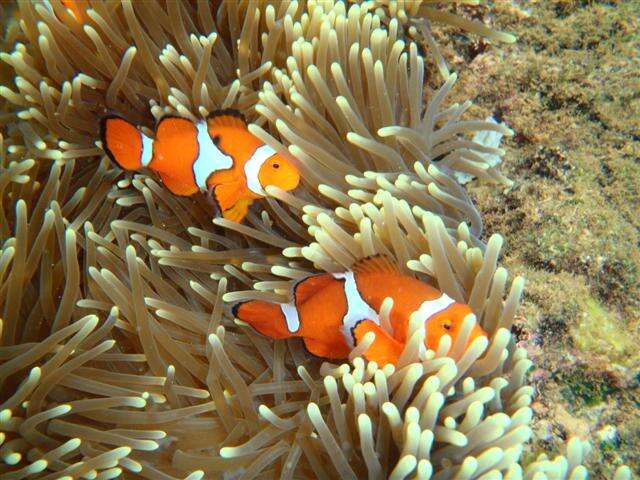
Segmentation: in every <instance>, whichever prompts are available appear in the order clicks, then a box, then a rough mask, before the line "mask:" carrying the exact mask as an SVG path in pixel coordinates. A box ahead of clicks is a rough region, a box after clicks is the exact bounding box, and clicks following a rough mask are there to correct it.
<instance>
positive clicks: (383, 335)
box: [352, 320, 404, 367]
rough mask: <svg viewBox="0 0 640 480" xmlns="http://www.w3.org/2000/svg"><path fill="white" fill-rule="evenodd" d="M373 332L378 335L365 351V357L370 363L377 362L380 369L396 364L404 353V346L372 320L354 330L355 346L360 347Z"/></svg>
mask: <svg viewBox="0 0 640 480" xmlns="http://www.w3.org/2000/svg"><path fill="white" fill-rule="evenodd" d="M369 332H373V333H375V335H376V338H375V340H374V341H373V343H372V344H371V345H370V346H369V348H367V350H365V352H364V354H363V356H364V358H366V359H367V360H369V361H374V362H376V363H377V364H378V365H379V366H380V367H382V366H384V365H386V364H387V363H392V364H394V365H395V364H396V363H398V359H399V358H400V354H401V353H402V349H403V348H404V346H403V345H402V344H401V343H400V342H398V341H397V340H396V339H395V338H393V337H392V336H391V335H389V334H388V333H387V332H386V331H384V330H383V329H382V327H380V325H378V324H377V323H375V322H372V321H371V320H363V321H361V322H359V323H358V324H357V325H356V326H355V327H354V328H353V331H352V333H353V337H354V341H355V344H356V345H358V344H359V343H360V342H362V340H363V339H364V336H365V335H366V334H367V333H369Z"/></svg>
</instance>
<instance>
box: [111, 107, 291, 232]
mask: <svg viewBox="0 0 640 480" xmlns="http://www.w3.org/2000/svg"><path fill="white" fill-rule="evenodd" d="M100 127H101V128H100V135H101V139H102V148H103V150H104V151H105V152H106V153H107V155H108V156H109V157H110V158H111V159H112V160H113V161H114V162H116V163H117V164H118V165H119V166H120V167H122V168H123V169H125V170H139V169H141V168H145V167H146V168H148V169H150V170H152V171H154V172H156V173H157V174H158V175H159V176H160V178H161V179H162V182H163V183H164V185H165V186H166V187H167V188H168V189H169V190H170V191H171V192H172V193H174V194H176V195H192V194H194V193H196V192H198V191H200V192H209V193H210V194H211V195H212V197H213V199H214V200H215V201H216V203H217V205H218V207H219V209H220V212H221V213H222V216H223V217H224V218H226V219H229V220H233V221H236V222H240V221H242V219H243V218H244V217H245V215H246V214H247V211H248V208H249V205H251V203H252V202H253V201H254V200H256V199H258V198H262V197H264V196H265V195H266V192H265V190H264V188H265V187H266V186H267V185H274V186H277V187H279V188H281V189H282V190H286V191H288V190H293V189H294V188H296V187H297V186H298V183H299V181H300V173H299V171H298V169H297V168H296V166H295V165H293V163H291V162H290V161H289V160H288V159H287V158H286V157H285V156H283V155H282V154H280V153H277V152H276V151H275V150H274V149H273V148H271V147H270V146H269V145H266V144H264V143H263V142H261V141H260V140H259V139H258V138H257V137H256V136H255V135H253V134H252V133H250V132H249V130H248V129H247V122H246V121H245V119H244V116H243V115H242V114H241V113H240V112H238V111H236V110H230V109H227V110H219V111H217V112H213V113H211V114H210V115H209V116H208V117H207V118H206V120H200V121H198V122H196V123H194V122H192V121H191V120H187V119H185V118H180V117H172V116H167V117H164V118H162V119H161V120H160V121H159V122H158V125H157V126H156V132H155V138H150V137H148V136H147V135H145V134H143V133H142V132H141V131H140V130H139V129H138V128H137V127H136V126H135V125H134V124H132V123H130V122H128V121H127V120H125V119H123V118H121V117H118V116H107V117H105V118H103V119H102V122H101V125H100Z"/></svg>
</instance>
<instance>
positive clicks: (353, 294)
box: [333, 272, 380, 348]
mask: <svg viewBox="0 0 640 480" xmlns="http://www.w3.org/2000/svg"><path fill="white" fill-rule="evenodd" d="M333 277H334V278H337V279H339V280H344V295H345V298H346V299H347V313H346V314H345V315H344V317H342V333H343V335H344V338H345V340H346V341H347V343H348V344H349V346H350V347H351V348H353V347H354V346H355V345H354V341H353V335H352V333H351V329H352V328H353V327H355V326H356V324H357V323H358V322H360V321H362V320H371V321H373V322H375V323H376V324H378V325H380V319H379V318H378V312H376V311H375V310H374V309H373V308H371V306H370V305H369V304H368V303H367V302H365V301H364V300H363V299H362V296H361V295H360V292H359V291H358V285H356V279H355V276H354V275H353V272H345V273H334V274H333Z"/></svg>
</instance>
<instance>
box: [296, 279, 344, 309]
mask: <svg viewBox="0 0 640 480" xmlns="http://www.w3.org/2000/svg"><path fill="white" fill-rule="evenodd" d="M333 280H334V278H333V277H332V276H331V275H330V274H328V273H323V274H320V275H313V276H312V277H307V278H305V279H304V280H300V281H299V282H298V283H296V285H295V286H294V287H293V299H294V301H295V304H296V305H302V304H303V303H305V302H306V301H307V300H309V298H311V297H312V296H313V295H315V294H316V293H318V292H319V291H320V290H322V289H323V288H325V287H326V286H327V285H329V284H330V283H331V282H332V281H333Z"/></svg>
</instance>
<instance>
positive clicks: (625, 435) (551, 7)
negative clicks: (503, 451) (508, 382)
mask: <svg viewBox="0 0 640 480" xmlns="http://www.w3.org/2000/svg"><path fill="white" fill-rule="evenodd" d="M466 9H467V13H468V14H470V15H471V16H472V17H477V18H485V19H489V20H488V21H490V22H491V24H492V26H493V27H496V28H498V29H501V30H504V31H508V32H511V33H514V34H515V35H517V36H518V41H517V42H516V43H515V44H513V45H509V46H506V47H505V46H504V45H501V46H493V45H489V44H487V43H486V42H485V41H483V40H473V39H471V40H470V39H469V38H468V37H463V36H461V35H456V34H455V33H453V32H451V31H444V30H440V31H439V39H438V40H439V41H440V42H443V43H444V44H445V45H447V46H446V48H445V52H444V54H445V57H446V59H447V61H448V62H449V64H450V65H451V67H452V69H453V70H455V71H459V73H460V82H459V83H458V85H457V86H456V92H457V94H458V95H459V98H458V100H460V101H464V100H465V99H466V98H469V95H472V96H473V97H472V100H473V101H474V103H475V107H474V108H475V109H476V110H475V111H473V110H472V113H473V114H475V115H476V116H478V114H484V115H493V116H495V117H496V118H498V119H500V120H502V121H504V122H506V123H507V125H508V126H509V127H510V128H512V129H513V130H514V131H515V132H516V134H515V136H514V137H513V138H512V139H507V140H506V143H504V144H503V147H504V148H505V149H506V151H507V155H506V157H505V161H504V166H503V171H504V172H505V174H507V175H508V176H509V177H510V178H511V179H513V180H514V185H513V186H512V187H510V188H507V189H499V188H498V189H496V188H495V187H492V186H486V187H485V186H479V185H475V182H473V183H471V184H470V185H469V188H470V190H471V193H472V195H473V197H474V201H475V203H476V204H477V205H478V208H479V210H480V212H481V214H482V217H483V220H484V221H485V227H486V231H485V235H487V236H488V235H490V234H491V233H494V232H500V233H501V234H503V235H504V236H505V239H506V248H505V250H504V251H505V257H504V259H503V262H504V265H505V267H507V268H508V269H509V271H510V272H513V273H514V274H517V275H524V276H525V277H526V279H527V286H526V288H525V301H524V310H523V312H522V317H521V318H520V321H519V323H518V325H517V326H516V328H517V335H518V338H519V339H520V340H521V342H522V343H523V345H525V346H526V348H527V349H528V350H529V354H530V356H531V359H532V360H533V361H534V363H535V366H536V367H535V370H533V371H532V373H531V374H532V376H533V384H534V385H535V387H536V389H537V397H536V400H535V401H534V403H533V405H532V406H533V408H534V410H535V412H536V421H535V422H536V423H535V426H534V430H535V437H534V441H533V442H532V444H531V450H530V452H529V454H530V455H532V456H534V455H537V454H538V453H539V452H540V451H542V450H545V451H548V452H551V453H552V454H553V453H554V452H555V451H557V449H558V447H559V446H560V445H561V444H562V442H563V441H564V439H565V438H567V437H569V436H571V435H580V436H582V437H583V438H589V439H590V441H591V443H592V445H593V447H594V448H593V453H592V455H591V461H590V464H591V465H590V467H591V469H592V478H611V477H612V475H613V471H614V470H615V466H616V465H620V464H621V463H626V464H628V465H629V466H630V467H631V468H632V470H634V471H636V472H638V471H639V470H638V469H639V468H640V454H639V453H638V452H639V451H640V415H639V409H640V349H639V348H638V345H639V343H640V249H639V246H640V215H638V212H640V75H639V73H638V72H640V61H639V60H638V57H637V52H638V51H639V46H640V45H639V44H640V35H639V34H638V12H639V11H640V3H639V2H637V1H619V2H616V1H606V2H598V1H577V0H563V1H560V0H553V1H527V2H525V1H522V2H511V1H497V2H494V4H493V7H492V10H491V14H490V15H488V10H487V8H486V7H466ZM451 36H453V38H454V39H455V40H454V41H453V43H452V42H449V43H447V42H446V38H447V37H450V38H451Z"/></svg>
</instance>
